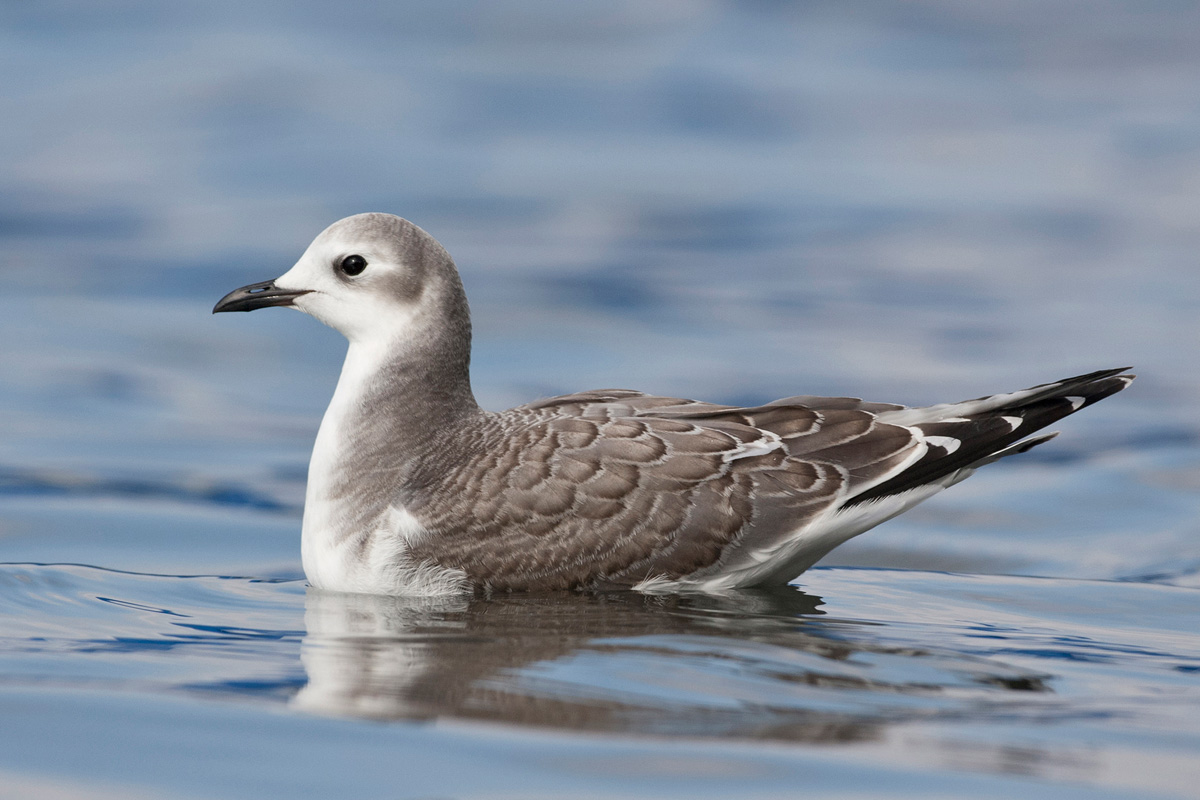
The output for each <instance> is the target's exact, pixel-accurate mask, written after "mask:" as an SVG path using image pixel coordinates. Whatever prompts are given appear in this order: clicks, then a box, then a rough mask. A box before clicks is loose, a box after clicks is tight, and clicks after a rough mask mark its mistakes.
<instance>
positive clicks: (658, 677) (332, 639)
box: [292, 587, 1045, 742]
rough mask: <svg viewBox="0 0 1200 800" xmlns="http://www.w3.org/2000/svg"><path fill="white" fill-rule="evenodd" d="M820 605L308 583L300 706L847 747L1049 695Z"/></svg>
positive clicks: (1001, 671) (1006, 673)
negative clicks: (392, 591) (950, 716)
mask: <svg viewBox="0 0 1200 800" xmlns="http://www.w3.org/2000/svg"><path fill="white" fill-rule="evenodd" d="M821 602H822V601H821V599H820V598H819V597H815V596H812V595H807V594H805V593H803V592H801V591H799V590H796V589H794V588H791V587H787V588H785V589H783V590H779V591H772V592H752V593H751V592H746V593H739V594H737V595H733V596H726V597H647V596H643V595H639V594H635V593H629V592H620V593H603V594H589V595H574V594H547V595H524V596H522V595H517V596H503V597H498V598H492V599H487V598H452V599H429V598H421V599H413V598H397V597H375V596H366V595H346V594H337V593H328V592H321V591H318V590H314V589H309V590H308V594H307V599H306V611H305V622H306V626H307V631H308V633H307V636H306V637H305V640H304V644H303V648H302V651H301V652H302V654H301V660H302V663H303V665H304V668H305V670H306V672H307V675H308V682H307V685H306V686H304V688H303V689H302V690H301V691H300V692H299V693H298V694H297V695H296V696H295V697H294V698H293V700H292V702H293V705H294V706H295V707H297V708H300V709H303V710H306V711H311V712H315V713H321V714H331V715H336V716H348V717H360V718H370V719H420V720H433V719H442V718H451V719H470V720H486V721H493V722H503V723H505V724H519V725H530V726H538V727H551V728H561V729H568V730H576V731H607V732H638V733H644V734H655V735H670V736H678V735H683V736H701V737H711V736H719V737H731V736H732V737H739V738H754V739H772V740H784V741H807V742H846V741H861V740H864V739H872V738H876V737H877V736H878V735H879V731H880V727H881V726H882V725H884V724H887V723H891V722H895V721H900V720H905V719H912V718H915V717H921V718H928V717H930V716H931V715H937V714H940V713H956V714H961V713H962V712H963V710H964V708H963V705H962V703H963V701H964V700H965V701H966V702H967V703H968V704H969V703H971V702H973V701H978V704H979V708H980V709H984V708H986V706H987V702H988V701H987V698H988V697H989V696H990V695H995V694H997V693H1002V694H1006V695H1007V694H1010V693H1011V692H1013V691H1031V690H1032V691H1035V692H1036V691H1043V690H1044V689H1045V685H1044V683H1043V682H1042V677H1041V676H1035V675H1028V674H1021V673H1019V672H1016V671H1013V670H1011V669H1009V668H1007V667H1005V666H1004V665H1002V664H997V663H995V662H993V661H986V660H981V659H973V658H972V657H969V656H965V655H963V654H961V653H949V652H946V653H941V652H936V651H933V650H923V649H916V648H913V647H911V646H904V647H897V646H889V645H887V644H885V643H883V642H881V641H878V640H875V639H874V638H873V637H872V636H871V633H870V631H871V629H872V628H873V627H874V626H871V625H867V624H864V623H855V622H847V621H837V620H829V619H827V618H824V617H823V615H822V612H821V611H820V610H819V606H820V605H821ZM951 688H953V689H957V690H958V691H956V692H954V697H953V701H952V703H953V705H952V706H951V705H950V703H951V700H950V698H949V697H948V696H947V693H946V690H947V689H951ZM973 693H977V695H978V696H977V697H976V696H975V694H973Z"/></svg>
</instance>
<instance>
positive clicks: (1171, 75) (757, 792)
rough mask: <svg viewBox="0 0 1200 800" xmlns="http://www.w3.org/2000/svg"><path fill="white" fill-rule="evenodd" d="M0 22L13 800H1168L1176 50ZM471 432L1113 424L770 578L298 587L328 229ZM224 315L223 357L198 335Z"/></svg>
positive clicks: (329, 368)
mask: <svg viewBox="0 0 1200 800" xmlns="http://www.w3.org/2000/svg"><path fill="white" fill-rule="evenodd" d="M332 9H333V7H332V6H331V7H330V9H329V10H327V9H324V8H320V7H318V6H316V5H312V6H309V5H301V6H296V7H288V8H287V9H286V10H284V9H283V8H282V7H277V6H275V5H273V4H270V3H266V2H249V3H247V2H238V3H233V2H229V3H223V2H215V1H214V2H211V3H206V4H186V5H179V6H174V5H161V4H151V3H143V2H140V0H129V1H128V2H121V3H107V4H99V5H97V4H93V3H83V2H75V1H74V0H64V2H58V3H50V4H20V3H11V4H8V5H5V6H4V7H3V8H0V69H3V70H4V74H5V75H7V76H9V79H8V80H6V81H4V82H2V83H0V116H2V118H3V119H5V120H6V121H7V124H6V125H3V126H0V151H2V152H3V153H4V154H5V158H4V159H2V160H0V341H3V342H4V346H3V347H2V348H0V426H2V428H0V430H2V431H3V434H2V435H0V562H4V563H2V564H0V714H2V715H3V716H2V717H0V718H2V719H3V721H4V725H3V726H0V795H5V796H18V797H24V796H29V797H55V798H58V797H63V798H100V797H103V798H108V797H122V798H125V797H135V798H136V797H160V796H166V797H221V798H226V797H255V798H258V797H272V796H291V797H339V798H341V797H348V798H352V797H379V796H387V797H406V798H443V797H512V798H530V797H688V798H693V797H714V798H717V797H720V798H727V797H739V798H740V797H747V798H752V797H790V796H857V797H878V796H912V797H929V796H945V797H997V798H999V797H1004V798H1010V797H1013V796H1022V797H1048V798H1049V797H1053V798H1059V797H1089V798H1091V797H1129V798H1134V797H1136V798H1142V797H1196V796H1200V789H1198V787H1200V766H1198V765H1200V523H1198V522H1197V520H1198V519H1200V425H1198V424H1197V422H1196V400H1195V398H1196V397H1197V396H1200V264H1198V263H1197V262H1198V257H1197V253H1200V204H1198V203H1197V200H1196V198H1197V196H1198V195H1197V192H1196V186H1197V181H1198V180H1200V106H1198V105H1197V104H1196V102H1195V87H1196V85H1197V78H1198V77H1200V19H1198V18H1197V15H1196V11H1195V9H1191V8H1189V7H1186V6H1179V7H1176V6H1172V5H1170V4H1164V5H1162V6H1158V5H1150V4H1144V3H1139V4H1119V3H1100V4H1097V5H1095V6H1094V7H1092V8H1091V10H1089V11H1088V12H1087V13H1083V12H1081V10H1080V8H1079V7H1077V6H1074V5H1070V4H1067V3H1061V4H1060V3H1055V2H1049V3H1040V4H1036V5H1035V6H1029V7H1022V8H1020V9H1014V8H1008V7H1002V6H1001V5H996V4H975V5H974V6H969V7H968V6H963V5H962V4H957V3H945V4H941V3H936V2H934V3H926V4H919V5H912V4H910V5H908V6H903V7H900V6H897V7H893V6H889V5H886V4H885V5H878V6H877V5H874V4H858V3H851V4H834V5H830V6H828V7H819V6H816V5H812V4H801V5H797V6H795V7H793V5H792V4H774V3H748V4H740V5H736V6H735V5H716V4H702V3H589V4H555V3H546V4H543V3H535V2H529V1H528V0H520V1H515V0H514V2H496V3H488V4H472V3H453V2H451V3H438V4H404V3H399V4H381V5H379V6H378V7H376V6H375V5H373V4H369V3H343V4H339V5H338V6H337V10H336V11H334V10H332ZM365 210H381V211H391V212H395V213H399V214H402V215H404V216H407V217H410V218H412V219H413V220H414V221H416V222H417V223H418V224H420V225H422V226H423V227H425V228H426V229H427V230H429V231H430V232H431V233H433V234H434V235H435V236H436V237H437V238H439V240H441V241H442V242H443V243H444V244H446V245H447V247H448V248H449V249H450V251H451V252H452V253H453V254H454V255H455V257H456V259H457V260H458V263H459V266H460V268H461V270H462V272H463V277H464V281H465V283H466V285H467V290H468V293H469V295H470V297H471V301H472V309H473V311H474V315H475V322H476V351H475V360H474V367H473V371H474V377H475V383H476V389H477V393H478V395H479V398H480V400H481V401H482V402H483V403H484V404H485V405H486V406H489V407H493V408H495V407H501V406H505V405H510V404H514V403H519V402H526V401H528V400H531V399H534V398H536V397H538V396H544V395H549V394H554V393H559V392H565V391H571V390H578V389H584V388H594V387H602V386H625V387H630V388H638V389H644V390H648V391H653V392H658V393H663V394H671V395H676V396H685V397H696V398H700V399H706V400H718V401H725V402H746V403H754V402H762V401H767V400H770V399H773V398H775V397H779V396H784V395H790V394H796V393H805V394H822V393H826V394H855V395H862V396H867V397H870V398H871V399H877V400H888V401H898V402H907V403H913V404H915V403H924V402H937V401H944V400H954V399H962V398H965V397H974V396H978V395H981V394H984V393H988V392H992V391H1002V390H1011V389H1016V388H1020V387H1023V386H1027V385H1030V384H1033V383H1038V382H1042V381H1045V380H1049V379H1053V378H1057V377H1062V376H1066V375H1069V374H1073V373H1077V372H1084V371H1088V370H1091V369H1099V368H1104V367H1110V366H1111V367H1115V366H1120V365H1122V364H1126V363H1128V364H1133V365H1135V366H1136V369H1137V371H1138V372H1139V374H1140V377H1139V380H1138V381H1137V382H1136V383H1135V384H1134V385H1133V387H1132V388H1131V389H1129V390H1128V391H1127V392H1124V393H1122V394H1121V395H1119V396H1117V397H1114V398H1112V399H1110V400H1106V401H1105V402H1104V403H1102V404H1100V405H1099V406H1096V407H1094V408H1089V409H1087V410H1086V411H1085V412H1084V413H1082V414H1080V415H1079V416H1078V417H1073V418H1071V419H1070V420H1067V421H1064V422H1063V423H1062V424H1061V426H1060V427H1061V429H1062V430H1063V436H1062V437H1060V438H1059V439H1058V440H1056V441H1055V442H1053V443H1051V444H1048V445H1046V446H1044V447H1042V448H1039V449H1038V450H1035V451H1033V452H1031V453H1030V454H1028V455H1027V456H1023V457H1022V458H1020V459H1011V460H1010V461H1009V462H1006V463H1003V464H999V465H996V466H994V467H989V468H988V469H987V470H986V471H985V472H983V473H981V474H980V475H979V476H977V477H975V478H973V479H971V480H970V481H968V482H967V483H965V484H962V485H960V486H957V487H955V488H954V489H953V490H952V491H951V492H948V493H946V495H945V496H943V497H939V498H937V499H936V500H934V501H932V502H931V503H929V504H927V505H925V506H922V507H920V508H918V509H916V510H915V511H913V512H910V513H909V514H906V515H904V516H903V517H901V518H899V519H897V520H894V521H892V522H890V523H888V524H887V525H885V526H883V527H881V528H879V529H878V530H874V531H871V532H870V533H869V534H867V535H865V536H863V537H861V538H860V539H858V540H856V541H854V542H851V543H850V544H848V545H846V546H845V547H843V548H841V549H839V550H838V551H835V553H833V554H832V556H831V557H830V558H829V559H827V561H826V563H825V565H824V566H822V567H821V568H818V569H815V570H812V571H810V572H809V573H806V574H805V575H803V576H801V578H800V579H799V580H798V581H797V582H796V585H795V586H794V587H790V588H788V589H786V590H780V591H776V592H769V593H746V594H739V595H735V596H729V597H721V598H705V597H684V598H670V597H668V598H649V597H643V596H639V595H634V594H626V593H612V594H600V595H553V596H519V595H515V596H504V597H496V598H491V599H460V600H449V601H437V602H433V601H418V600H401V599H395V598H370V597H347V596H340V595H327V594H321V593H318V592H314V591H313V590H310V589H307V588H306V587H305V584H304V581H303V577H302V575H301V573H300V568H299V557H298V555H299V514H300V504H301V500H302V497H303V486H304V483H303V482H304V470H305V465H306V462H307V456H308V450H309V448H310V447H311V442H312V438H313V435H314V434H315V431H316V426H317V423H318V420H319V418H320V414H321V412H322V410H323V408H324V405H325V403H326V402H327V400H328V397H329V395H330V393H331V391H332V387H333V384H334V381H335V379H336V374H337V370H338V366H339V364H340V360H341V356H342V353H343V348H344V344H343V343H342V342H341V340H340V339H339V338H338V337H337V336H336V335H335V334H333V333H332V332H330V331H328V330H325V329H322V328H320V327H319V326H318V325H317V324H316V323H314V322H313V321H312V320H309V319H306V318H303V317H302V316H301V315H298V314H294V313H290V312H284V311H263V312H258V313H256V314H253V315H237V316H233V315H228V316H223V317H219V318H213V317H211V316H210V315H209V310H210V309H211V306H212V303H213V302H214V301H215V300H216V299H217V298H218V297H220V296H221V295H223V294H224V293H225V292H226V291H228V290H229V289H232V288H234V287H236V286H240V285H243V284H246V283H249V282H252V281H257V280H265V279H268V278H271V277H275V276H277V275H279V274H281V273H282V272H284V271H285V270H286V269H287V268H288V266H290V264H291V263H292V261H293V260H294V259H295V258H296V257H297V256H298V255H299V253H300V252H301V250H302V249H303V247H304V246H305V245H306V244H307V242H308V241H309V239H311V237H312V236H313V235H315V233H317V232H318V231H319V230H320V229H321V228H322V227H324V226H325V225H326V224H328V223H329V222H331V221H332V220H334V219H336V218H338V217H340V216H343V215H345V214H349V213H354V212H359V211H365ZM231 316H233V318H230V317H231Z"/></svg>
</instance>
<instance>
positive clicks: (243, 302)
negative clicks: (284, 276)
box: [212, 281, 310, 314]
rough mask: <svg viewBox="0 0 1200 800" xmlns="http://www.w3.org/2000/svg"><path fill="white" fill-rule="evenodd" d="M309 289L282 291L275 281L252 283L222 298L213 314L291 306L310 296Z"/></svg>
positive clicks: (214, 307) (214, 308)
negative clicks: (297, 300) (301, 297)
mask: <svg viewBox="0 0 1200 800" xmlns="http://www.w3.org/2000/svg"><path fill="white" fill-rule="evenodd" d="M309 291H310V290H309V289H280V288H279V287H277V286H276V285H275V281H263V282H262V283H252V284H250V285H249V286H243V287H242V288H240V289H234V290H233V291H232V292H230V293H229V294H227V295H225V296H224V297H222V298H221V299H220V300H218V301H217V304H216V305H215V306H213V310H212V312H213V313H214V314H219V313H220V312H222V311H253V310H254V309H256V308H269V307H270V306H290V305H292V301H293V300H295V299H296V298H297V297H299V296H300V295H302V294H308V293H309Z"/></svg>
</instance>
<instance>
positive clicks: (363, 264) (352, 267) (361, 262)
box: [338, 255, 367, 276]
mask: <svg viewBox="0 0 1200 800" xmlns="http://www.w3.org/2000/svg"><path fill="white" fill-rule="evenodd" d="M366 268H367V260H366V259H365V258H363V257H362V256H360V255H350V256H346V257H345V258H343V259H342V261H341V263H340V264H338V269H340V270H341V271H342V272H343V273H344V274H346V275H351V276H353V275H361V274H362V271H363V270H364V269H366Z"/></svg>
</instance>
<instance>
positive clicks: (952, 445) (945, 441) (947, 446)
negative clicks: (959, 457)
mask: <svg viewBox="0 0 1200 800" xmlns="http://www.w3.org/2000/svg"><path fill="white" fill-rule="evenodd" d="M925 444H931V445H933V446H934V447H940V448H942V449H944V450H945V451H946V455H950V454H951V453H953V452H954V451H955V450H957V449H958V448H959V447H961V446H962V440H961V439H955V438H954V437H953V436H926V437H925Z"/></svg>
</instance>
